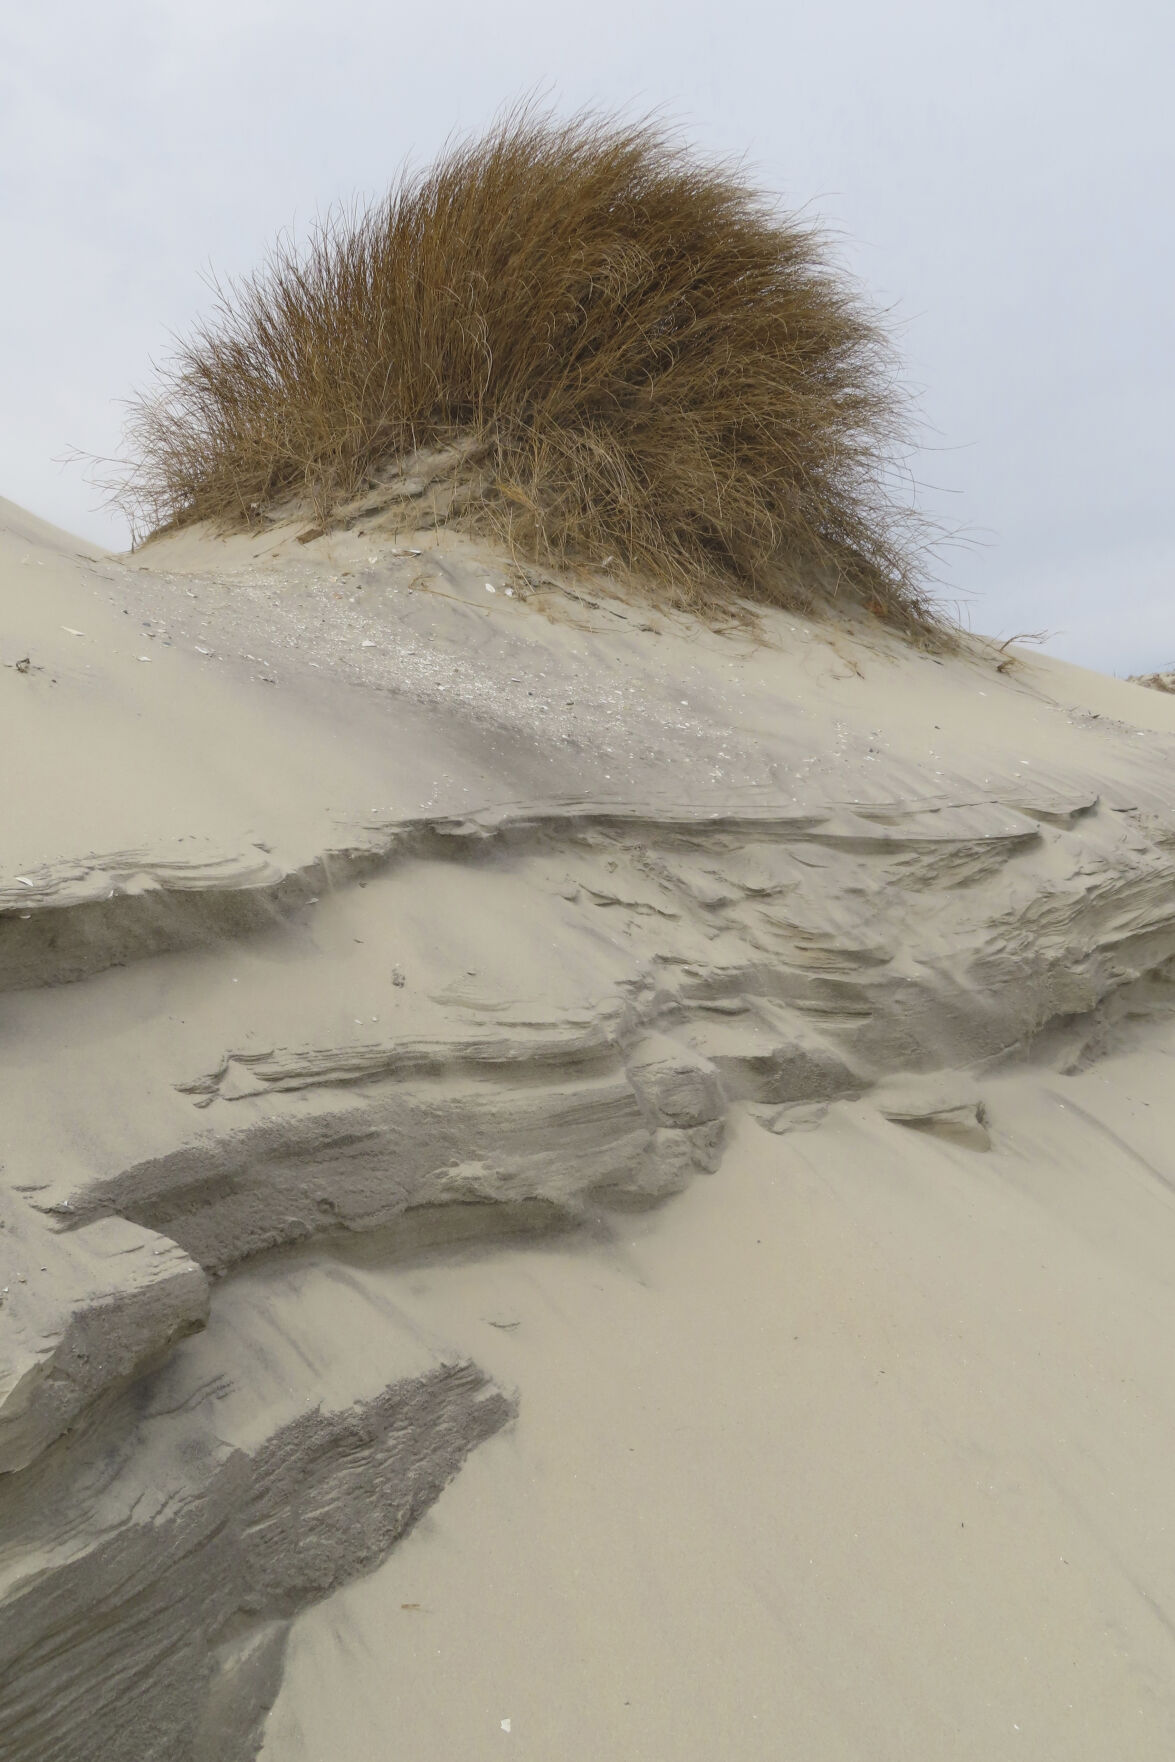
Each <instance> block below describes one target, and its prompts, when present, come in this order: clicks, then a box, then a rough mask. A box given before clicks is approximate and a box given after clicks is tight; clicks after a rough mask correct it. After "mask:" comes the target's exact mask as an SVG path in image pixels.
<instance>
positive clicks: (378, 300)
mask: <svg viewBox="0 0 1175 1762" xmlns="http://www.w3.org/2000/svg"><path fill="white" fill-rule="evenodd" d="M909 412H910V406H909V403H908V400H907V398H906V396H905V394H904V392H903V390H902V387H901V382H900V377H899V374H898V372H897V368H896V362H895V357H894V353H893V349H892V346H891V342H890V339H889V337H888V334H887V331H886V329H885V327H884V325H883V323H882V322H881V321H880V320H879V318H878V317H877V316H876V315H875V314H874V312H873V311H872V310H871V308H870V306H869V304H868V302H867V301H866V300H865V298H864V297H863V295H862V294H861V293H860V292H859V290H858V289H857V287H856V286H855V284H854V283H853V282H852V281H851V280H850V279H849V278H847V277H846V276H845V275H844V274H843V273H842V272H841V271H839V270H838V269H837V268H836V266H835V263H834V260H833V255H832V252H831V249H830V246H829V243H828V240H827V238H826V236H825V234H824V233H823V232H822V230H821V228H820V227H819V225H818V224H816V223H814V222H812V221H810V220H808V219H804V218H801V217H798V216H796V215H793V214H790V213H784V212H782V211H780V210H779V209H778V208H777V206H776V205H775V204H774V203H773V202H772V201H771V200H769V199H768V198H766V197H765V196H763V195H762V194H760V193H759V192H757V191H756V190H755V189H754V188H753V187H752V186H751V185H750V184H749V183H748V182H747V181H746V180H745V178H744V175H743V174H742V172H741V171H740V170H739V169H738V168H733V167H730V166H727V165H723V164H714V163H711V162H709V161H706V160H704V159H703V158H701V157H699V156H698V155H696V154H695V153H693V152H692V151H691V150H690V149H689V148H688V147H686V146H684V145H682V144H680V143H679V142H678V141H677V140H676V139H675V138H674V137H673V136H671V135H670V134H669V133H667V132H666V131H665V130H664V129H662V128H661V127H660V126H659V125H657V124H655V123H647V122H642V123H634V124H630V123H626V122H623V121H619V120H617V119H615V118H610V117H602V116H595V115H588V116H580V117H577V118H575V119H572V120H571V121H567V122H560V121H558V120H555V119H553V118H551V117H548V116H543V115H537V114H535V113H534V112H533V111H531V110H529V109H522V110H516V111H513V112H511V113H509V114H508V115H507V116H506V117H505V118H504V119H503V120H502V121H500V122H499V123H498V124H497V125H496V126H495V127H494V128H493V129H492V130H491V131H490V132H489V133H488V134H486V135H485V136H484V137H482V138H479V139H475V140H470V141H463V142H458V143H456V144H454V145H452V146H450V147H449V148H448V149H447V150H446V151H445V152H444V153H443V154H442V155H441V157H440V158H439V159H438V160H437V162H436V163H435V164H434V165H432V166H431V167H430V168H429V169H427V170H425V171H423V172H417V173H412V174H408V173H406V174H404V175H403V176H402V178H401V179H400V181H399V182H398V183H397V184H396V185H395V186H394V187H393V188H392V190H391V191H390V193H389V194H388V195H387V196H386V197H385V198H384V199H383V200H382V201H379V202H377V203H375V204H374V205H372V206H370V207H367V208H365V209H356V210H352V211H347V212H335V213H332V214H331V215H330V216H328V217H327V218H326V219H325V220H323V221H320V222H319V223H318V224H317V225H316V226H315V227H314V228H313V230H312V231H311V233H310V236H309V238H308V240H307V241H305V242H304V243H303V244H301V245H299V244H297V243H296V242H295V241H293V240H292V239H289V238H284V239H281V240H279V242H278V243H277V244H275V245H274V247H273V248H272V249H271V251H270V252H269V255H268V256H267V258H266V260H265V262H264V263H263V264H262V266H261V268H260V269H259V270H258V271H257V272H255V273H254V274H252V275H249V276H246V277H244V278H243V279H240V280H236V281H233V282H231V283H224V284H217V285H216V286H215V303H214V307H213V310H212V312H211V315H210V316H209V317H208V318H207V319H206V320H205V321H204V322H202V323H201V324H200V325H199V326H198V328H197V329H196V330H195V332H194V333H193V334H192V336H191V337H190V338H188V339H187V340H181V341H179V342H178V343H177V345H176V348H175V352H174V354H173V356H172V357H171V359H170V360H169V361H167V362H166V363H165V364H164V365H163V366H162V367H161V368H160V369H159V370H158V373H157V379H156V383H155V384H154V385H153V387H152V388H151V389H150V390H149V391H147V392H145V393H143V394H140V395H139V396H137V397H136V398H135V399H134V400H133V401H132V403H131V407H130V414H129V420H128V426H127V437H128V447H127V457H128V461H129V463H128V464H127V465H126V466H125V469H124V471H123V475H122V476H121V478H120V481H119V482H118V484H117V486H116V488H115V492H114V500H115V501H116V502H117V503H118V505H119V506H121V507H122V509H123V510H124V511H125V513H126V514H127V515H128V517H129V518H130V520H131V522H132V525H133V527H134V528H135V529H136V530H137V531H138V532H139V533H144V532H150V531H157V530H159V529H160V528H164V527H172V526H175V525H182V524H185V523H187V522H191V521H211V522H214V523H216V524H217V525H219V526H220V527H222V528H223V527H226V526H227V527H232V526H247V525H250V524H254V523H257V522H258V521H264V520H265V519H266V518H268V517H270V516H271V514H272V511H273V510H274V509H275V508H276V507H279V506H282V505H285V506H289V505H290V503H291V499H293V500H295V501H300V502H301V503H302V504H304V505H305V506H306V508H307V509H309V510H312V512H313V515H314V518H315V519H316V521H318V522H320V523H321V524H322V525H323V526H329V525H330V523H331V521H332V519H334V518H338V517H339V511H340V510H341V509H343V508H344V507H345V505H346V504H347V503H348V502H349V501H353V500H354V498H355V497H356V496H357V495H360V494H361V493H363V492H364V491H367V490H370V488H371V486H372V484H373V483H375V482H378V479H379V473H380V472H381V470H383V471H385V472H386V470H387V469H388V467H389V465H390V464H391V463H392V462H394V461H396V460H398V459H403V458H404V457H406V456H409V455H412V454H415V453H418V452H419V451H420V450H421V449H428V448H438V447H439V448H444V447H446V446H451V445H453V444H454V443H457V444H458V445H459V447H460V449H461V457H462V458H464V459H465V460H466V461H473V462H475V463H476V466H477V471H478V477H477V482H478V485H479V492H478V494H477V495H476V496H473V497H467V498H466V499H465V501H464V503H463V504H462V509H461V512H460V515H459V516H455V518H459V520H460V523H461V524H462V525H464V526H466V527H474V528H480V529H482V530H487V529H488V530H491V531H493V532H494V533H495V534H496V535H498V536H499V537H501V538H503V539H504V540H505V541H506V542H507V543H508V544H509V545H510V547H511V548H512V549H513V551H514V553H515V555H518V556H522V557H526V558H529V559H532V560H534V561H535V562H537V563H539V564H542V565H545V566H548V567H550V566H558V565H562V566H568V565H570V566H575V565H577V564H594V565H597V566H598V565H600V564H601V563H603V562H604V561H605V559H607V560H608V563H609V566H610V567H611V568H612V569H613V570H614V571H617V570H618V571H619V572H620V573H621V575H622V577H623V578H624V579H625V580H629V581H631V582H632V583H633V584H634V585H635V586H636V587H637V588H638V589H639V591H641V592H643V593H646V594H648V595H650V596H651V597H653V598H656V599H660V601H661V602H662V603H663V604H666V605H671V606H674V607H678V608H683V609H686V610H692V611H696V612H698V613H701V614H702V615H707V616H717V617H721V616H722V615H723V613H724V612H726V611H730V610H733V609H736V608H737V607H739V606H746V604H747V603H748V602H750V603H752V604H753V603H761V604H775V605H782V606H789V607H792V608H798V609H812V608H813V607H817V606H819V605H821V604H826V603H828V602H833V601H839V602H840V603H843V604H848V603H852V604H854V605H856V606H858V607H866V608H868V609H869V610H870V611H872V612H873V613H874V614H875V615H877V616H878V617H880V618H882V619H884V620H886V621H887V622H889V623H892V624H894V625H896V626H898V627H900V628H903V629H905V630H906V631H908V632H910V633H911V634H923V635H931V634H933V633H934V631H935V629H936V627H937V620H936V617H935V614H934V611H933V608H932V604H931V599H930V595H929V592H928V590H927V587H926V584H925V577H924V573H923V559H924V555H925V549H926V547H925V542H924V540H925V529H924V527H923V525H922V523H921V521H920V519H919V517H918V516H917V514H916V513H915V511H914V508H913V505H912V496H911V495H910V494H908V493H906V492H907V491H908V484H907V483H906V480H905V477H904V474H903V469H902V461H903V458H904V456H905V452H906V449H907V447H908V443H909V434H910V428H909Z"/></svg>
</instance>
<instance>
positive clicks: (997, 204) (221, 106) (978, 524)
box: [0, 0, 1175, 672]
mask: <svg viewBox="0 0 1175 1762" xmlns="http://www.w3.org/2000/svg"><path fill="white" fill-rule="evenodd" d="M4 36H5V52H4V57H3V65H2V66H0V166H2V167H3V170H2V172H0V178H2V180H3V181H2V183H0V239H3V242H4V261H5V268H4V273H3V275H2V276H0V336H2V339H3V340H2V343H0V361H2V368H0V383H2V386H3V416H4V421H3V432H2V433H0V494H2V495H6V496H8V497H9V498H10V499H12V500H14V501H17V502H21V503H23V504H24V505H25V506H27V507H30V508H32V509H34V510H35V511H36V512H37V513H39V514H41V515H43V516H45V517H46V518H48V519H51V520H54V521H56V522H57V523H59V524H60V525H63V526H66V527H69V528H71V529H73V530H74V531H76V532H80V533H83V534H86V535H87V536H91V537H95V538H100V539H102V540H104V541H105V542H106V543H108V544H114V545H118V546H121V545H122V544H123V543H125V537H126V535H125V530H124V529H123V528H122V526H121V525H120V523H119V522H118V520H117V519H116V518H115V517H113V516H111V515H110V514H108V513H105V512H102V511H100V510H98V511H96V510H95V505H94V504H95V499H96V498H95V492H94V491H93V490H92V489H90V488H89V487H88V486H87V484H86V483H85V481H84V478H83V474H82V472H81V471H80V470H79V469H78V468H77V467H76V466H75V467H71V468H67V469H64V470H63V469H62V468H61V467H60V466H59V465H57V464H55V463H54V459H55V458H56V457H60V455H62V454H63V453H64V452H65V451H66V449H67V448H69V447H71V446H72V447H77V448H82V449H84V450H85V451H88V452H96V453H113V452H116V451H117V450H118V444H119V430H120V425H121V411H120V409H119V406H118V400H119V399H120V398H122V397H124V396H126V394H127V393H128V392H129V391H130V390H131V389H132V388H133V387H135V386H137V385H141V384H142V383H143V382H144V381H145V379H146V378H147V377H148V375H149V363H150V360H151V358H152V357H153V356H155V357H158V356H159V355H160V354H162V353H165V351H166V346H167V336H168V333H169V332H177V331H179V332H183V331H185V330H186V329H187V328H188V327H189V326H190V324H191V322H192V320H193V318H194V317H195V316H196V315H197V314H198V313H200V312H201V311H202V310H204V309H206V307H207V304H208V294H207V289H206V288H205V286H204V285H203V283H202V281H201V271H202V270H204V271H206V270H207V268H208V267H209V265H211V266H213V267H214V268H215V269H216V271H217V272H218V273H220V274H228V275H232V274H234V273H237V272H240V271H243V270H247V269H249V268H251V267H253V266H254V265H255V264H256V262H257V260H258V259H259V257H260V256H261V254H262V252H263V250H264V248H265V246H266V244H267V243H268V242H269V240H270V239H271V238H272V236H273V235H274V234H275V233H276V232H277V231H279V230H280V229H281V228H283V227H286V226H289V225H290V224H291V223H295V224H299V223H304V222H306V221H307V220H308V219H311V218H312V217H313V216H314V215H315V214H316V213H317V212H319V211H321V210H323V209H325V208H327V207H328V206H329V205H330V204H331V203H332V202H334V201H336V200H339V199H349V198H351V197H353V196H355V195H357V194H358V195H376V194H379V193H382V190H383V188H384V187H385V185H386V184H387V183H388V181H389V180H390V179H391V177H392V175H393V174H394V173H395V171H396V170H397V168H398V167H399V166H400V165H401V163H402V162H403V160H404V159H405V158H408V157H410V158H411V159H413V160H414V161H416V162H417V163H420V162H422V161H426V160H428V159H429V158H431V157H432V156H433V154H434V153H435V152H436V151H437V149H438V148H440V146H441V145H442V144H443V142H444V140H445V138H446V136H448V135H449V134H450V133H451V132H452V131H454V130H458V131H465V130H469V129H478V128H480V127H481V126H482V125H484V124H485V123H487V122H488V121H490V120H491V119H492V117H493V116H494V114H495V112H496V111H497V110H498V109H499V108H500V107H501V106H502V105H503V104H504V103H506V102H508V101H510V100H511V99H515V98H517V97H519V96H521V95H523V94H525V93H527V92H529V91H533V90H535V89H536V88H540V89H541V90H543V91H544V92H545V93H547V94H548V95H549V97H550V99H551V101H552V102H553V103H554V104H556V105H557V106H558V107H559V108H562V109H574V108H578V107H580V106H582V105H586V104H601V105H604V106H607V107H611V108H616V107H627V108H628V109H629V110H636V111H645V110H648V109H652V108H660V109H662V110H663V111H665V112H667V113H668V114H669V115H670V116H671V117H672V118H674V119H675V120H676V121H678V122H679V123H680V124H681V125H682V127H683V128H684V130H685V131H686V132H687V133H688V134H689V135H690V136H691V137H692V139H693V140H694V141H695V142H697V143H698V144H699V145H700V146H701V147H702V148H704V149H706V150H714V151H718V152H721V153H724V154H730V153H737V154H746V155H747V156H748V158H749V160H750V163H751V165H752V167H753V169H754V173H755V175H756V177H757V179H758V181H759V182H760V183H761V184H762V185H764V186H765V187H767V188H769V189H771V190H773V191H776V192H778V193H779V195H780V196H781V198H782V199H783V201H784V203H785V204H786V205H788V206H792V207H799V206H801V205H804V204H811V205H812V206H813V207H814V209H815V211H816V212H818V213H819V214H821V215H822V216H824V217H825V219H826V220H827V221H828V222H830V223H831V225H832V226H833V227H834V228H835V229H836V230H837V231H838V233H840V234H842V235H843V238H844V247H843V256H844V259H845V260H846V262H847V263H848V264H849V265H850V266H851V267H852V268H853V270H854V271H855V272H856V273H857V274H858V275H859V276H861V277H862V278H863V279H864V281H865V282H866V283H867V284H868V286H869V287H870V289H871V290H872V291H873V293H874V294H875V296H876V297H877V299H878V300H879V302H881V303H883V304H885V305H886V306H889V307H891V308H893V310H894V315H895V319H896V321H897V322H898V324H899V327H900V337H901V344H902V348H903V352H904V354H905V357H906V360H907V362H908V365H909V373H910V378H911V380H912V381H913V382H914V384H915V385H916V386H917V387H918V388H919V391H920V394H921V404H922V410H923V413H924V416H925V420H926V424H927V428H928V431H929V438H930V441H931V448H930V450H928V451H927V452H926V453H925V454H924V455H923V456H922V457H921V458H920V459H919V460H918V461H917V462H916V465H915V469H916V472H917V474H918V476H919V477H920V478H921V479H922V480H923V481H924V482H926V483H928V484H931V485H934V486H936V489H935V490H934V491H933V492H931V493H929V494H928V495H927V497H926V498H925V499H926V501H927V504H928V506H930V507H931V509H932V510H933V511H935V512H937V513H939V514H941V515H942V516H943V517H944V518H945V519H946V520H947V521H948V522H949V523H950V524H951V525H952V526H954V527H957V528H965V529H970V530H971V531H972V532H974V533H975V534H976V536H977V537H978V538H979V540H980V543H979V544H978V545H977V546H976V547H975V548H971V549H964V550H957V549H956V550H952V551H948V552H947V553H946V555H945V558H944V564H943V572H944V575H945V578H946V589H945V591H946V593H947V595H948V597H950V598H952V599H954V600H956V601H962V602H963V603H964V605H965V606H966V607H967V608H968V614H967V615H968V616H969V618H970V621H971V623H972V625H973V626H974V627H975V628H976V629H980V630H986V631H990V632H992V633H994V634H998V635H1000V636H1008V635H1011V634H1013V633H1015V632H1020V631H1026V630H1048V631H1049V632H1051V633H1052V635H1051V638H1050V641H1049V644H1048V646H1049V647H1050V648H1051V649H1052V650H1053V651H1054V652H1056V653H1059V654H1062V655H1065V656H1067V657H1068V658H1070V659H1072V660H1077V661H1081V662H1083V663H1085V664H1088V665H1091V666H1098V667H1102V668H1103V669H1105V670H1107V671H1112V672H1129V671H1134V670H1137V669H1140V668H1143V667H1149V666H1157V665H1159V664H1162V663H1164V662H1167V661H1170V660H1172V659H1175V512H1173V510H1175V496H1173V495H1172V491H1171V482H1170V480H1171V475H1172V447H1171V440H1170V429H1171V411H1172V409H1173V408H1175V343H1173V337H1172V311H1171V293H1172V282H1173V279H1175V277H1173V271H1175V222H1173V214H1175V205H1173V200H1172V191H1173V190H1175V124H1173V123H1172V121H1171V117H1172V114H1175V111H1173V107H1172V105H1171V102H1170V93H1169V90H1168V89H1166V88H1167V87H1168V86H1169V83H1170V73H1171V68H1172V66H1175V6H1173V5H1172V4H1171V0H1112V3H1111V0H1100V3H1098V4H1090V3H1088V0H965V3H963V0H806V3H804V4H799V3H797V0H758V3H757V4H751V3H748V0H723V3H722V4H716V3H715V0H591V4H590V5H588V6H574V7H572V6H569V5H567V4H566V0H543V3H540V0H494V3H493V4H486V3H485V0H479V3H478V4H473V3H471V0H447V3H446V4H445V5H444V6H440V5H433V4H431V3H430V0H417V3H416V4H414V5H411V6H409V5H404V4H398V3H397V0H331V3H330V4H324V0H313V3H310V0H184V3H183V4H173V3H172V0H105V3H104V4H103V5H101V6H95V5H94V4H93V0H85V3H84V4H82V3H78V0H54V4H51V5H47V6H44V7H40V8H36V7H33V6H32V5H26V6H23V7H20V8H19V9H18V8H17V7H16V6H15V5H13V6H10V7H8V8H7V9H6V19H5V29H4Z"/></svg>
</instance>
